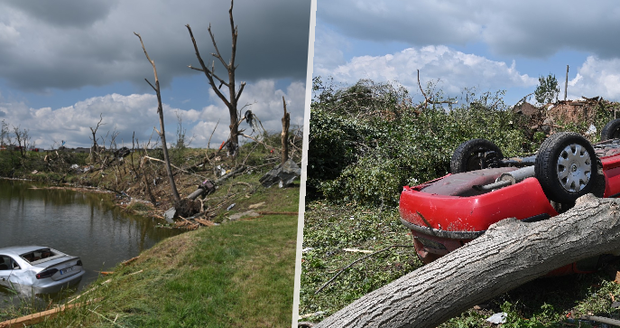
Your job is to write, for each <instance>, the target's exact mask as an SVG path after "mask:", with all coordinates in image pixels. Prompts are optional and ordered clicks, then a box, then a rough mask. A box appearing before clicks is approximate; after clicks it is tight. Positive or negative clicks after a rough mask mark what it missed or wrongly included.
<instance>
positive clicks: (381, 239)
mask: <svg viewBox="0 0 620 328" xmlns="http://www.w3.org/2000/svg"><path fill="white" fill-rule="evenodd" d="M304 216H305V219H304V220H305V222H304V241H303V247H304V249H305V251H304V253H303V256H302V275H301V291H300V309H299V313H300V315H305V314H315V315H313V316H310V317H308V318H305V319H304V321H311V322H319V321H321V320H323V319H324V318H326V317H327V316H329V315H331V314H333V313H335V312H336V311H338V310H340V309H341V308H343V307H345V306H346V305H348V304H350V303H352V302H353V301H354V300H356V299H358V298H360V297H362V296H363V295H365V294H367V293H369V292H370V291H373V290H375V289H377V288H379V287H381V286H384V285H386V284H388V283H390V282H391V281H393V280H395V279H397V278H399V277H401V276H403V275H405V274H407V273H409V272H412V271H414V270H415V269H417V268H419V267H420V266H421V263H420V262H419V261H418V259H417V256H416V255H415V252H414V250H413V248H400V247H398V248H393V249H390V250H389V251H386V252H383V253H380V254H376V255H374V256H372V257H370V258H368V259H365V260H363V261H360V262H358V263H356V264H355V265H353V266H352V267H351V268H350V269H348V270H345V271H344V272H343V273H342V274H340V275H339V276H338V277H337V278H336V279H335V280H334V281H333V282H332V283H330V284H329V285H327V287H325V288H324V289H322V290H321V291H320V292H318V293H316V291H317V290H318V289H319V288H320V287H321V286H323V285H324V284H325V283H326V282H327V281H329V280H330V279H331V278H332V277H334V276H335V275H336V274H337V273H338V272H339V271H340V270H341V269H342V268H344V267H346V266H347V265H349V264H350V263H353V262H354V261H356V260H357V259H359V258H361V257H362V256H365V255H367V254H360V253H353V252H346V251H344V248H358V249H364V250H372V251H377V250H381V249H383V248H385V247H387V246H390V245H410V246H412V245H413V243H412V241H411V236H410V235H409V232H408V231H407V229H405V228H404V227H403V226H402V224H401V223H400V222H399V220H398V212H397V211H396V210H395V209H392V208H384V209H383V210H382V211H380V210H379V209H377V208H372V207H360V206H355V205H349V206H342V205H333V204H328V203H322V202H318V201H315V202H310V203H307V207H306V213H305V214H304ZM619 272H620V258H613V257H609V258H608V261H607V263H606V264H605V265H604V266H602V267H601V268H600V269H599V270H598V272H596V273H593V274H579V275H578V274H574V275H568V276H562V277H547V278H540V279H537V280H535V281H532V282H529V283H527V284H525V285H522V286H520V287H518V288H515V289H514V290H512V291H510V292H508V293H505V294H502V295H500V296H497V297H495V298H493V299H491V300H488V301H486V302H484V303H482V304H478V305H477V306H476V307H474V308H472V309H469V310H467V311H465V312H463V313H462V314H461V315H460V316H458V317H455V318H452V319H451V320H449V321H448V322H446V323H444V324H442V325H441V326H440V327H441V328H453V327H458V328H483V327H484V328H488V327H490V324H489V323H488V322H486V321H485V320H486V319H487V318H488V317H490V316H491V315H493V314H494V313H497V312H506V313H507V314H508V321H507V322H506V323H505V324H503V325H502V326H501V327H504V328H506V327H509V328H525V327H578V326H579V325H581V327H591V326H593V325H594V324H593V323H589V322H587V321H581V322H578V320H579V318H581V317H582V316H583V315H597V316H602V317H608V318H615V319H619V320H620V309H616V308H613V307H612V303H613V300H615V301H620V284H619V283H616V282H614V279H615V278H616V274H620V273H619ZM455 297H457V295H455ZM599 325H600V324H599Z"/></svg>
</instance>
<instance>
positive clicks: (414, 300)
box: [315, 194, 620, 328]
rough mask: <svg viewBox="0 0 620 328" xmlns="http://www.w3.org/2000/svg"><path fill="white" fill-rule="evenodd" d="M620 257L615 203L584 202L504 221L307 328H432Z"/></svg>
mask: <svg viewBox="0 0 620 328" xmlns="http://www.w3.org/2000/svg"><path fill="white" fill-rule="evenodd" d="M619 250H620V200H616V199H601V198H596V197H594V196H593V195H591V194H588V195H586V196H583V197H581V198H579V199H578V200H577V203H576V206H575V207H574V208H573V209H571V210H569V211H567V212H565V213H563V214H560V215H558V216H555V217H552V218H550V219H548V220H544V221H539V222H531V223H525V222H521V221H518V220H515V219H505V220H502V221H500V222H497V223H495V224H493V225H491V226H490V227H489V229H488V230H487V231H486V233H485V234H483V235H482V236H481V237H478V238H477V239H474V240H473V241H471V242H469V243H468V244H466V245H465V246H463V247H461V248H459V249H457V250H456V251H454V252H451V253H449V254H448V255H446V256H443V257H442V258H440V259H438V260H436V261H434V262H432V263H430V264H428V265H425V266H423V267H421V268H419V269H418V270H415V271H413V272H411V273H409V274H407V275H405V276H403V277H401V278H399V279H397V280H395V281H394V282H392V283H390V284H388V285H386V286H384V287H381V288H379V289H377V290H375V291H373V292H371V293H369V294H367V295H365V296H363V297H362V298H360V299H358V300H356V301H355V302H353V303H351V304H350V305H348V306H347V307H345V308H344V309H342V310H340V311H338V312H337V313H335V314H333V315H332V316H330V317H328V318H327V319H325V320H323V321H322V322H320V323H319V324H317V325H316V326H315V327H417V328H424V327H436V326H438V325H439V324H441V323H442V322H444V321H446V320H448V319H449V318H451V317H454V316H457V315H459V314H460V313H461V312H463V311H465V310H467V309H469V308H471V307H472V306H474V305H476V304H479V303H482V302H484V301H486V300H488V299H491V298H493V297H495V296H497V295H500V294H502V293H505V292H507V291H509V290H511V289H513V288H515V287H518V286H520V285H522V284H524V283H526V282H528V281H531V280H534V279H536V278H538V277H541V276H543V275H545V274H546V273H547V272H549V271H551V270H553V269H555V268H559V267H561V266H564V265H566V264H569V263H572V262H575V261H578V260H582V259H587V258H590V257H593V256H597V255H601V254H615V253H617V252H618V251H619Z"/></svg>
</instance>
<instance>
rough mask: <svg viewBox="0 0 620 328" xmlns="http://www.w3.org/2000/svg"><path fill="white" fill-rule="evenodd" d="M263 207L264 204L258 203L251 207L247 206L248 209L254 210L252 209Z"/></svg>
mask: <svg viewBox="0 0 620 328" xmlns="http://www.w3.org/2000/svg"><path fill="white" fill-rule="evenodd" d="M264 205H265V202H260V203H257V204H252V205H250V206H248V208H250V209H254V208H259V207H261V206H264Z"/></svg>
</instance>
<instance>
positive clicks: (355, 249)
mask: <svg viewBox="0 0 620 328" xmlns="http://www.w3.org/2000/svg"><path fill="white" fill-rule="evenodd" d="M342 250H343V251H345V252H353V253H364V254H370V253H372V252H373V251H369V250H367V249H357V248H343V249H342Z"/></svg>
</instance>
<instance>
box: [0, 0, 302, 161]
mask: <svg viewBox="0 0 620 328" xmlns="http://www.w3.org/2000/svg"><path fill="white" fill-rule="evenodd" d="M229 8H230V2H228V1H218V0H180V1H174V2H172V1H148V0H124V1H121V0H91V1H87V2H86V1H74V0H55V1H47V0H30V1H20V0H0V120H4V121H5V122H6V123H7V124H9V126H10V127H11V128H12V127H13V126H15V127H19V128H20V129H28V130H29V135H30V136H31V138H32V139H33V140H34V141H35V142H36V145H37V146H39V147H41V148H45V149H48V148H50V147H52V146H54V145H55V146H59V145H60V143H61V142H62V141H63V140H64V141H65V142H66V146H67V147H79V146H89V145H90V144H91V143H92V141H91V140H90V139H89V137H90V136H91V133H90V129H89V127H95V126H96V124H97V122H98V121H99V117H100V114H102V115H103V124H104V125H103V126H102V127H101V128H100V129H99V131H98V134H99V135H101V136H105V135H106V133H109V134H112V132H113V131H115V130H116V131H117V132H118V133H119V135H118V137H117V138H116V141H117V143H119V144H120V143H122V142H124V143H125V145H127V144H129V145H131V135H132V133H133V132H134V131H135V133H136V137H137V138H139V140H140V141H147V140H148V139H149V137H150V136H151V134H152V131H153V127H154V126H158V124H159V120H158V117H157V112H156V108H157V99H156V96H155V93H154V91H153V90H152V89H151V87H150V86H149V85H148V84H147V83H146V82H145V81H144V78H148V79H149V80H150V81H151V82H152V83H154V79H153V70H152V68H151V66H150V64H149V62H148V61H147V59H146V57H145V56H144V53H143V51H142V48H141V46H140V41H139V40H138V38H137V37H136V36H135V35H134V34H133V32H137V33H140V34H141V36H142V38H143V40H144V43H145V46H146V49H147V51H148V52H149V56H150V57H151V59H153V60H154V61H155V64H156V65H157V71H158V75H159V79H160V83H161V85H162V98H163V102H164V112H165V114H166V117H165V120H166V129H167V131H166V132H167V136H168V142H169V143H174V142H175V141H176V140H175V139H176V137H175V134H176V130H177V128H176V125H177V122H178V120H177V116H176V115H177V114H179V115H181V117H182V120H183V125H184V127H185V128H186V129H187V132H186V135H187V137H191V136H193V142H192V144H191V146H192V147H206V146H207V141H208V139H209V136H210V135H211V132H212V130H213V128H214V127H215V125H216V123H217V121H218V120H220V123H219V128H218V130H217V131H216V132H215V134H214V136H213V139H212V144H211V146H214V145H215V146H219V144H220V143H221V142H222V141H223V140H225V139H226V137H227V127H228V124H229V122H228V120H229V119H228V112H227V110H226V109H225V107H224V105H223V104H222V103H221V101H220V100H219V99H218V98H217V96H215V94H214V93H213V92H212V91H210V86H209V85H208V84H207V80H206V77H205V76H204V75H203V73H200V72H196V71H193V70H190V69H189V68H188V67H187V65H193V66H195V67H198V66H199V64H198V61H197V59H196V56H195V53H194V49H193V46H192V43H191V40H190V38H189V34H188V31H187V29H186V27H185V25H186V24H190V25H191V27H192V30H193V32H194V36H195V37H196V39H197V42H198V45H199V48H200V51H201V54H202V56H203V59H205V61H207V62H208V63H210V62H211V61H212V58H213V57H211V55H210V54H211V53H212V52H214V48H213V46H212V44H211V40H210V38H209V34H208V31H207V28H208V26H209V23H211V25H212V31H213V32H214V34H215V37H216V41H217V42H218V47H219V49H220V51H221V52H222V53H223V55H224V58H225V60H228V58H229V55H230V45H231V32H230V22H229V17H228V9H229ZM233 14H234V19H235V24H236V25H238V28H239V38H238V44H237V63H238V68H237V81H238V83H239V82H241V81H245V82H246V83H247V85H246V87H245V90H244V92H243V94H242V97H241V100H240V104H241V105H245V104H248V105H249V107H247V108H248V109H250V110H251V111H252V112H253V113H255V114H256V115H257V116H258V118H259V119H260V120H261V121H262V123H263V125H264V126H265V128H267V129H268V130H270V131H274V132H275V131H278V130H280V129H281V123H280V119H281V117H282V96H285V97H286V101H287V109H288V110H289V111H290V112H291V120H292V122H291V123H292V124H296V125H302V124H303V108H304V95H305V81H306V80H305V77H306V70H307V68H306V66H307V52H308V28H309V17H310V1H287V0H261V1H253V0H236V1H235V3H234V11H233ZM218 65H219V63H216V66H215V70H216V74H219V75H220V76H221V77H224V78H225V77H226V71H225V69H224V68H223V67H222V66H218ZM222 90H224V88H222ZM244 127H247V126H245V125H244ZM108 142H109V137H108Z"/></svg>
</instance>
